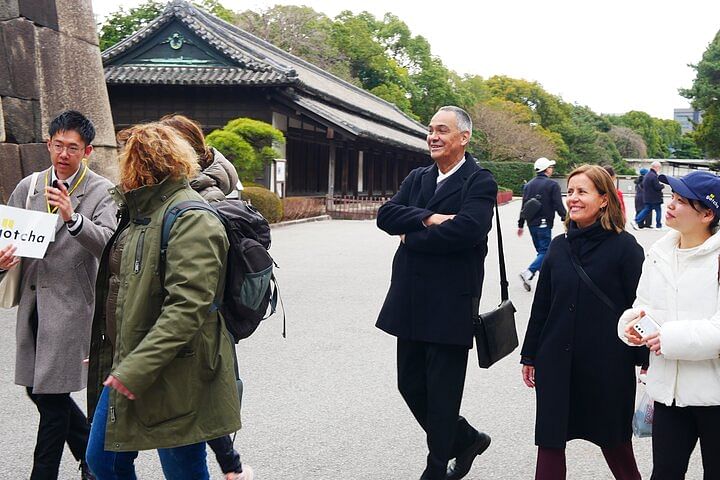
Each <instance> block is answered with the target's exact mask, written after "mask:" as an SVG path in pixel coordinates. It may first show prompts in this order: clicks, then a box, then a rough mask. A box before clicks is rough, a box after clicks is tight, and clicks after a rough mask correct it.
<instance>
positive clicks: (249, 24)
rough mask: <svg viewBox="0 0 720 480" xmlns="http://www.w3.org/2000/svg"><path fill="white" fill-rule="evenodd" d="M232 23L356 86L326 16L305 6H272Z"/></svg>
mask: <svg viewBox="0 0 720 480" xmlns="http://www.w3.org/2000/svg"><path fill="white" fill-rule="evenodd" d="M234 23H235V24H236V25H237V26H239V27H240V28H242V29H243V30H245V31H247V32H250V33H252V34H253V35H255V36H257V37H259V38H262V39H263V40H265V41H267V42H270V43H272V44H273V45H275V46H276V47H278V48H280V49H282V50H284V51H286V52H288V53H291V54H293V55H295V56H297V57H299V58H301V59H303V60H305V61H307V62H310V63H312V64H313V65H316V66H318V67H320V68H322V69H323V70H327V71H328V72H330V73H333V74H335V75H337V76H339V77H340V78H342V79H344V80H347V81H349V82H352V83H358V82H357V80H356V79H355V78H353V76H352V75H351V73H350V68H349V65H348V60H347V58H346V56H345V55H344V54H343V53H341V52H340V50H338V48H337V47H336V45H335V44H334V42H333V41H332V40H331V39H330V35H331V32H332V25H333V21H332V19H330V17H328V16H327V15H325V14H322V13H319V12H316V11H315V10H313V9H312V8H310V7H305V6H295V5H275V6H274V7H271V8H268V9H265V10H260V11H258V12H255V11H253V10H245V11H244V12H242V13H241V14H239V15H237V16H236V18H235V22H234Z"/></svg>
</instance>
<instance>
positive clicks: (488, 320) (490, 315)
mask: <svg viewBox="0 0 720 480" xmlns="http://www.w3.org/2000/svg"><path fill="white" fill-rule="evenodd" d="M474 175H475V174H473V176H474ZM473 176H471V178H469V179H468V181H467V182H466V184H465V188H464V189H463V195H462V197H463V198H464V197H465V195H464V193H465V191H466V190H467V188H469V184H470V181H471V180H472V177H473ZM495 222H496V223H495V224H496V226H497V239H498V256H499V264H500V305H498V306H497V308H495V309H494V310H491V311H489V312H487V313H478V312H479V311H480V299H479V298H477V297H475V298H473V303H472V309H473V330H474V336H475V348H476V350H477V356H478V365H480V368H490V366H491V365H492V364H494V363H495V362H497V361H498V360H500V359H502V358H504V357H506V356H508V355H510V354H511V353H512V352H513V351H514V350H515V349H516V348H517V347H518V345H519V342H518V336H517V329H516V328H515V312H516V310H515V306H514V305H513V304H512V301H510V295H509V294H508V281H507V273H506V272H505V252H504V250H503V243H502V230H501V229H500V209H499V208H498V204H497V201H496V202H495Z"/></svg>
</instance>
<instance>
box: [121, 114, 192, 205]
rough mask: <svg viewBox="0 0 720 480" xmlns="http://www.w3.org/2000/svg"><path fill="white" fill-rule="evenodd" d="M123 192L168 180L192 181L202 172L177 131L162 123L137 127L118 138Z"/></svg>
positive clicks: (124, 131) (185, 141)
mask: <svg viewBox="0 0 720 480" xmlns="http://www.w3.org/2000/svg"><path fill="white" fill-rule="evenodd" d="M118 140H119V141H120V143H121V144H123V148H122V152H120V185H121V187H122V188H123V190H125V191H126V192H127V191H130V190H134V189H136V188H140V187H145V186H148V185H155V184H158V183H160V182H162V181H163V180H165V179H166V178H168V177H170V178H174V179H179V178H192V177H194V176H195V175H196V174H197V171H198V169H199V166H198V162H197V155H196V154H195V150H193V148H192V147H191V146H190V144H189V143H188V142H187V140H185V139H184V138H183V137H182V136H181V135H180V134H179V133H178V132H177V131H176V130H175V129H174V128H172V127H170V126H167V125H162V124H160V123H157V122H155V123H145V124H140V125H135V126H133V127H130V128H128V129H126V130H123V131H122V132H120V133H119V134H118Z"/></svg>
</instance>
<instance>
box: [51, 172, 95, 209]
mask: <svg viewBox="0 0 720 480" xmlns="http://www.w3.org/2000/svg"><path fill="white" fill-rule="evenodd" d="M83 166H84V167H85V168H84V169H83V171H82V173H81V174H80V178H78V180H77V182H75V185H73V187H72V188H71V189H70V190H68V196H70V195H72V194H73V192H74V191H75V190H77V188H78V186H79V185H80V183H81V182H82V181H83V179H84V178H85V174H86V173H87V171H88V167H87V164H86V163H85V162H84V161H83ZM45 185H46V186H48V187H49V186H50V177H49V176H48V172H45ZM45 205H47V211H48V213H55V212H57V209H58V207H53V208H50V202H48V200H47V197H46V198H45Z"/></svg>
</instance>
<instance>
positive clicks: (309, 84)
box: [102, 0, 427, 151]
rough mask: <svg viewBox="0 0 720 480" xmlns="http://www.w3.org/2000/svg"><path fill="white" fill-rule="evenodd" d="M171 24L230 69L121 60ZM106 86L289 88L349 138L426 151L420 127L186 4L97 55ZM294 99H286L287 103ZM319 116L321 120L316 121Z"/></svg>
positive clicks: (179, 0) (176, 1)
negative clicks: (338, 124)
mask: <svg viewBox="0 0 720 480" xmlns="http://www.w3.org/2000/svg"><path fill="white" fill-rule="evenodd" d="M174 19H177V20H179V21H180V22H182V24H183V25H185V26H186V27H187V28H188V29H190V30H191V31H192V32H193V33H194V34H195V35H197V36H198V37H200V38H201V39H202V40H203V41H205V42H207V43H208V44H209V45H210V46H211V47H212V48H213V49H214V50H215V51H216V52H217V53H219V54H220V55H221V56H222V57H223V58H225V59H227V60H228V63H229V64H230V65H233V66H231V67H208V66H186V65H183V66H168V65H163V66H146V65H143V66H140V65H132V64H129V63H124V64H121V65H117V64H114V61H115V60H118V62H116V63H123V62H122V61H120V60H123V58H122V57H124V56H125V54H126V53H127V54H130V53H132V51H133V50H134V49H135V48H136V47H140V46H141V45H142V44H143V42H144V41H145V40H148V39H150V38H151V37H152V36H153V34H155V33H156V32H158V31H159V30H160V29H162V28H163V27H164V26H165V25H167V24H168V23H169V22H171V21H173V20H174ZM102 59H103V64H104V65H105V78H106V81H107V83H108V84H177V85H200V84H203V85H218V84H219V85H223V84H228V85H270V86H291V87H293V91H294V92H296V93H297V94H298V96H297V98H298V101H302V102H303V105H304V106H305V107H306V108H310V107H312V108H314V109H316V110H317V113H318V114H319V113H320V111H322V112H325V114H327V115H328V116H332V117H333V119H334V120H331V119H328V120H329V121H335V120H337V121H340V120H341V119H342V120H348V121H349V122H351V123H352V125H351V127H353V128H346V130H347V131H349V132H351V133H352V132H357V135H358V136H366V137H367V138H376V139H378V140H381V141H383V142H384V143H392V144H395V145H398V146H401V147H402V148H409V149H411V150H418V148H420V145H422V150H423V151H427V149H426V147H425V141H424V138H425V132H426V128H425V126H424V125H422V124H420V123H419V122H417V121H415V120H414V119H412V118H410V117H409V116H408V115H406V114H405V113H403V112H402V111H401V110H400V109H399V108H397V107H396V106H395V105H393V104H391V103H389V102H386V101H385V100H382V99H381V98H379V97H377V96H375V95H373V94H371V93H369V92H367V91H365V90H363V89H361V88H359V87H356V86H355V85H352V84H350V83H348V82H346V81H344V80H342V79H340V78H338V77H336V76H334V75H332V74H330V73H328V72H326V71H324V70H322V69H321V68H319V67H316V66H315V65H312V64H310V63H308V62H306V61H304V60H302V59H300V58H298V57H296V56H294V55H292V54H290V53H288V52H285V51H283V50H281V49H279V48H277V47H275V46H274V45H272V44H270V43H268V42H266V41H264V40H262V39H260V38H258V37H256V36H254V35H252V34H250V33H248V32H246V31H244V30H242V29H240V28H239V27H237V26H235V25H232V24H229V23H227V22H225V21H223V20H221V19H219V18H217V17H215V16H213V15H210V14H208V13H206V12H205V11H203V10H201V9H199V8H197V7H195V6H194V5H192V4H190V3H189V2H187V1H185V0H173V1H171V2H170V3H169V4H168V6H167V7H166V9H165V11H164V12H163V13H162V14H161V15H160V16H159V17H158V18H156V19H155V20H153V21H152V22H150V23H149V24H148V25H147V26H145V27H144V28H142V29H141V30H139V31H138V32H136V33H135V34H133V35H131V36H130V37H128V38H127V39H125V40H123V41H122V42H120V43H118V44H117V45H114V46H113V47H110V48H109V49H107V50H105V51H104V52H103V53H102ZM292 96H293V95H291V98H292ZM321 116H323V115H321Z"/></svg>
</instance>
